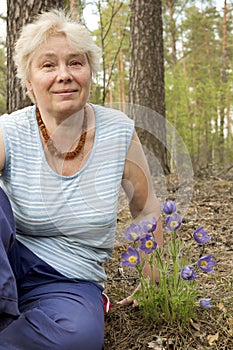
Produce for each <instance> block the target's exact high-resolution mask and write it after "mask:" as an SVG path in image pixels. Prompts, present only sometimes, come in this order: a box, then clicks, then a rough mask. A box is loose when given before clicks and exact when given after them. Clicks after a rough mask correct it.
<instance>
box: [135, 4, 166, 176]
mask: <svg viewBox="0 0 233 350" xmlns="http://www.w3.org/2000/svg"><path fill="white" fill-rule="evenodd" d="M130 61H131V64H130V81H129V102H130V105H135V104H136V105H140V106H144V107H147V108H148V109H145V110H143V109H142V111H143V116H142V118H143V119H144V121H145V124H144V127H143V129H144V130H142V127H141V126H140V129H141V130H138V134H139V137H140V139H141V142H142V144H143V145H144V146H145V147H146V148H148V150H149V151H150V152H151V153H153V154H154V155H155V156H156V158H157V160H158V162H159V163H160V166H161V167H162V169H163V171H164V173H165V174H167V173H169V167H168V162H167V151H166V130H165V128H166V121H165V91H164V53H163V24H162V5H161V0H156V1H155V0H148V1H144V0H131V21H130ZM151 110H152V111H154V112H157V117H154V116H153V117H152V115H153V113H151ZM147 112H148V113H149V114H150V115H149V116H146V115H145V114H146V113H147ZM159 116H160V117H159ZM136 117H137V118H138V117H139V116H138V115H137V116H136ZM136 127H137V124H136ZM152 127H153V130H156V135H154V132H152V134H153V135H152V134H151V131H150V130H152Z"/></svg>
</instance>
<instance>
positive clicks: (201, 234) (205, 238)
mask: <svg viewBox="0 0 233 350" xmlns="http://www.w3.org/2000/svg"><path fill="white" fill-rule="evenodd" d="M193 238H194V239H195V241H196V242H197V243H198V244H205V243H208V242H209V241H210V240H211V237H210V236H209V235H208V232H207V231H205V230H204V227H203V226H202V227H199V228H198V229H197V230H196V231H194V233H193Z"/></svg>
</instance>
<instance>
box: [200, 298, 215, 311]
mask: <svg viewBox="0 0 233 350" xmlns="http://www.w3.org/2000/svg"><path fill="white" fill-rule="evenodd" d="M210 301H211V299H205V298H202V299H200V300H199V302H200V307H201V308H202V309H209V308H211V307H212V305H211V303H210Z"/></svg>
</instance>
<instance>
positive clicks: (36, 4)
mask: <svg viewBox="0 0 233 350" xmlns="http://www.w3.org/2000/svg"><path fill="white" fill-rule="evenodd" d="M63 6H64V0H28V1H20V0H7V111H8V113H11V112H12V111H14V110H16V109H19V108H23V107H25V106H28V105H30V104H31V101H30V100H29V98H28V97H27V96H26V95H25V91H23V89H22V88H21V85H20V82H19V79H18V78H17V77H16V67H15V64H14V61H13V54H14V45H15V41H16V40H17V38H18V34H19V32H20V29H21V27H22V26H23V25H24V24H25V23H27V22H29V21H30V20H31V19H32V17H33V16H34V15H35V14H38V13H40V12H41V11H44V10H48V9H51V8H57V9H59V8H62V7H63Z"/></svg>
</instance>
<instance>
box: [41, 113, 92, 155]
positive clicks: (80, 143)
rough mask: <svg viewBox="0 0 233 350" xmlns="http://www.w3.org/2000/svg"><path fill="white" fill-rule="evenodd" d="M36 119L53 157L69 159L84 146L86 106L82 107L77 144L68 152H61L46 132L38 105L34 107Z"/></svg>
mask: <svg viewBox="0 0 233 350" xmlns="http://www.w3.org/2000/svg"><path fill="white" fill-rule="evenodd" d="M36 119H37V123H38V126H39V128H40V131H41V134H42V136H43V139H44V141H45V143H46V145H47V147H48V150H49V152H50V153H51V154H53V155H54V156H55V157H57V158H60V159H64V160H71V159H74V158H76V157H77V156H78V155H79V154H80V153H81V151H82V150H83V148H84V145H85V142H86V136H87V112H86V108H84V116H83V125H82V133H81V136H80V138H79V141H78V144H77V146H76V147H75V149H74V150H73V151H70V152H61V151H59V150H58V149H57V148H56V146H55V145H54V143H53V140H52V138H51V137H50V136H49V134H48V130H47V128H46V126H45V124H44V122H43V119H42V118H41V114H40V110H39V108H38V107H36Z"/></svg>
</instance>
